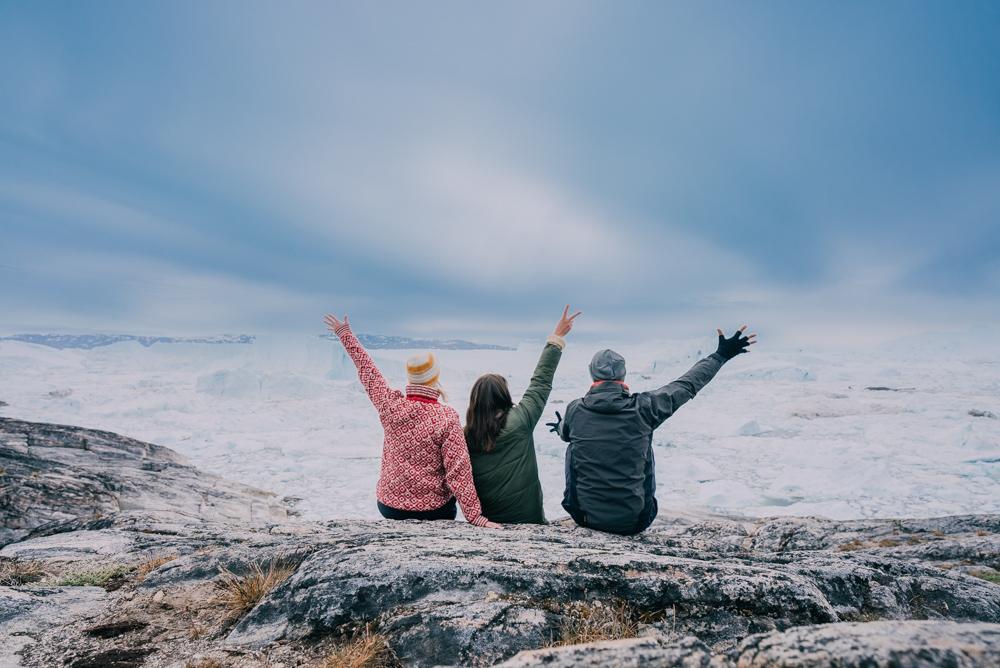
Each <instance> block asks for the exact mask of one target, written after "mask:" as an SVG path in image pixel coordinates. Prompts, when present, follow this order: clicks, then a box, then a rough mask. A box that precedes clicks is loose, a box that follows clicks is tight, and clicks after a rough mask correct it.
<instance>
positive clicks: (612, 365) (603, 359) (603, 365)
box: [590, 348, 625, 380]
mask: <svg viewBox="0 0 1000 668" xmlns="http://www.w3.org/2000/svg"><path fill="white" fill-rule="evenodd" d="M590 377H591V378H593V379H594V380H625V358H624V357H622V356H621V355H619V354H618V353H616V352H615V351H613V350H609V349H607V348H605V349H604V350H598V351H597V352H596V353H594V359H592V360H590Z"/></svg>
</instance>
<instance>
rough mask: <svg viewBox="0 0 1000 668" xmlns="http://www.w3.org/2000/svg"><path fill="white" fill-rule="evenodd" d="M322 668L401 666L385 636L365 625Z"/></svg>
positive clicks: (329, 657)
mask: <svg viewBox="0 0 1000 668" xmlns="http://www.w3.org/2000/svg"><path fill="white" fill-rule="evenodd" d="M322 665H323V668H396V667H397V666H399V665H401V664H400V662H399V659H398V658H397V657H396V653H395V652H393V651H392V648H391V647H390V646H389V643H388V641H387V640H386V638H385V636H384V635H382V634H381V633H378V632H377V631H376V630H375V629H374V626H373V625H372V624H365V626H364V628H363V629H361V630H360V631H359V632H358V633H357V634H355V636H354V637H353V638H351V639H350V640H349V641H347V643H345V644H344V645H341V646H340V647H338V648H337V649H336V650H334V652H333V653H332V654H329V655H327V657H326V659H324V660H323V664H322Z"/></svg>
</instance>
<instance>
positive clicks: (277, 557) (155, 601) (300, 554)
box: [0, 427, 1000, 668]
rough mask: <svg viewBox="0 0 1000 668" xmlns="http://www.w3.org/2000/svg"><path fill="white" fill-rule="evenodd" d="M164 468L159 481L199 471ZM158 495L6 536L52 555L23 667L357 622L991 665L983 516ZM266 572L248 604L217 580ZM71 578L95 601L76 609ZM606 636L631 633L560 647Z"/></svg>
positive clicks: (244, 662) (531, 641)
mask: <svg viewBox="0 0 1000 668" xmlns="http://www.w3.org/2000/svg"><path fill="white" fill-rule="evenodd" d="M53 429H61V430H68V431H69V432H70V433H73V430H72V429H71V428H65V427H60V428H53ZM52 433H59V432H55V431H53V432H52ZM63 433H65V432H63ZM87 433H92V432H87ZM82 437H83V436H82V434H80V433H78V434H76V438H82ZM53 438H56V437H53ZM105 438H106V439H108V440H112V439H113V438H118V437H113V435H105ZM142 445H146V444H142ZM147 447H153V448H155V447H156V446H147ZM167 452H168V453H169V451H167ZM78 456H79V455H78ZM161 459H162V458H161ZM93 473H94V474H95V475H96V471H94V472H93ZM175 473H178V475H177V476H176V477H175V476H174V474H175ZM159 474H160V476H159V479H158V481H157V484H158V485H160V486H161V487H160V489H169V487H170V484H171V483H170V481H171V480H177V481H179V484H180V487H181V489H187V487H186V486H187V485H188V484H189V483H190V481H191V480H192V479H197V475H196V473H192V472H191V471H190V470H189V467H186V466H183V465H179V466H177V467H165V468H163V469H161V471H160V472H159ZM192 476H193V477H194V478H192ZM143 489H144V490H145V492H144V494H145V495H147V496H149V495H152V494H154V493H155V492H154V491H153V490H155V489H157V488H156V487H150V486H146V487H144V488H143ZM170 498H171V497H169V496H168V497H167V499H170ZM161 503H163V504H164V506H163V507H162V508H161V509H159V510H149V509H141V510H138V509H131V510H130V509H127V508H126V509H121V510H118V511H117V512H109V513H107V514H105V515H104V516H102V517H98V518H93V517H77V518H75V519H71V520H67V521H64V522H50V523H48V524H45V525H42V526H39V527H36V528H35V529H34V530H33V531H32V532H31V533H30V534H28V535H27V536H25V537H24V539H23V540H20V541H19V542H15V543H12V544H9V545H7V546H5V547H4V548H3V549H2V550H0V567H3V566H4V564H6V565H7V566H8V567H9V570H11V572H16V570H17V567H18V565H23V564H33V565H34V566H35V568H40V569H42V570H44V572H45V573H46V575H45V576H44V577H42V578H38V577H35V578H34V580H33V581H31V582H24V583H21V584H18V585H16V586H13V587H6V588H4V587H0V621H3V616H4V615H6V619H7V620H10V624H8V622H7V621H4V623H3V626H2V630H0V646H4V647H16V648H17V649H16V652H15V653H16V657H17V660H18V661H21V662H22V663H23V664H24V665H28V666H46V665H69V666H87V665H101V664H102V662H104V663H105V664H108V663H111V662H112V660H113V661H114V662H115V663H114V665H122V666H127V665H134V666H139V665H144V666H178V667H179V666H185V665H188V662H192V663H191V665H197V661H196V658H198V657H200V658H198V659H197V660H204V661H209V660H211V661H218V662H219V663H220V664H221V665H240V666H264V665H272V664H275V663H284V664H285V665H300V664H305V665H322V660H323V659H324V657H328V656H330V654H331V653H332V652H336V651H338V648H340V647H342V646H344V645H345V644H346V643H349V642H350V641H351V639H352V638H355V637H357V636H358V634H361V633H377V634H378V635H379V637H381V638H384V640H385V641H386V642H387V643H388V646H389V647H390V648H391V651H392V652H393V653H394V656H395V658H394V659H393V661H396V662H398V663H400V664H402V665H412V666H431V665H493V664H497V663H501V662H505V661H506V662H507V663H505V664H503V665H507V666H522V667H523V666H534V665H539V666H541V665H545V666H562V665H566V666H568V665H623V666H628V665H643V666H675V665H678V666H709V665H712V666H716V667H717V668H722V667H725V666H730V667H735V666H747V667H749V666H762V665H789V666H791V665H828V664H829V663H830V661H831V658H836V659H837V661H838V662H839V663H838V664H837V665H843V666H862V665H864V666H878V665H887V666H888V665H898V666H910V665H913V666H916V665H932V664H931V663H927V661H931V662H938V661H940V662H944V663H946V664H950V665H956V666H991V665H995V658H996V656H997V652H1000V636H998V633H1000V585H997V584H996V583H995V582H992V581H991V579H994V580H995V574H996V570H995V569H996V568H997V566H998V565H1000V564H998V563H997V559H998V555H1000V531H998V530H1000V518H997V517H995V516H965V517H951V518H937V519H931V520H899V521H896V520H885V521H859V522H832V521H827V520H819V519H814V518H797V519H789V518H781V519H772V520H759V521H756V520H755V521H750V520H743V519H737V518H724V517H684V516H672V517H664V518H662V519H661V520H660V521H658V522H657V524H655V525H654V526H653V527H652V528H651V529H650V530H649V531H647V532H646V533H645V534H643V535H642V536H639V537H634V538H627V537H620V536H612V535H608V534H601V533H599V532H594V531H589V530H586V529H580V528H577V527H575V526H565V525H560V524H555V525H549V526H522V527H508V528H506V529H504V530H486V529H477V528H475V527H472V526H470V525H468V524H464V523H459V522H386V521H379V522H356V521H354V522H346V521H345V522H339V521H334V522H327V523H315V522H308V523H307V522H296V521H291V520H288V519H282V518H280V517H279V518H278V519H275V518H274V516H271V515H266V514H262V513H257V514H254V515H252V516H250V517H242V518H233V517H229V516H226V515H225V514H224V513H216V514H215V516H211V515H210V514H208V513H204V512H201V513H195V512H180V511H178V510H177V509H176V507H174V506H173V505H172V503H173V502H170V503H167V502H166V501H162V502H161ZM148 507H154V504H153V503H152V502H149V503H148V504H147V508H148ZM227 573H231V574H232V576H226V574H227ZM264 574H269V575H268V576H267V577H269V578H270V579H268V580H267V582H268V584H267V586H265V587H262V588H261V591H260V597H259V598H254V599H253V600H251V601H250V602H249V603H248V604H246V605H241V606H236V607H234V605H233V603H232V600H231V597H229V598H227V597H226V596H224V595H223V594H224V593H225V592H224V591H223V590H222V589H220V586H221V585H222V584H223V582H224V581H225V580H226V578H227V577H235V578H237V579H239V578H241V577H245V578H246V580H247V581H251V580H253V579H254V578H258V581H259V580H260V576H262V575H264ZM271 575H273V577H270V576H271ZM15 579H16V578H15ZM68 584H78V585H83V586H82V587H80V588H78V589H77V591H79V592H81V596H79V597H77V598H76V599H75V601H76V602H77V603H79V604H80V605H83V606H85V609H84V608H75V609H72V610H73V611H70V610H71V609H70V608H69V607H67V606H68V601H69V600H71V599H67V598H66V594H65V592H66V590H67V589H66V588H67V586H68ZM87 585H91V586H87ZM92 585H98V586H97V587H95V586H92ZM45 606H55V608H56V609H57V610H56V611H55V612H53V611H52V610H48V611H47V608H46V607H45ZM43 618H44V619H48V620H50V621H43ZM373 629H374V631H373ZM630 636H634V637H630ZM601 637H612V638H621V639H618V640H612V641H609V642H598V643H587V644H576V645H570V646H566V647H561V646H553V645H562V644H565V643H572V642H578V641H580V640H592V639H594V638H601ZM928 657H930V658H929V659H928ZM921 661H924V662H925V663H920V662H921ZM331 665H333V664H331Z"/></svg>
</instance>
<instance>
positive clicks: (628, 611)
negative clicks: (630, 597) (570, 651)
mask: <svg viewBox="0 0 1000 668" xmlns="http://www.w3.org/2000/svg"><path fill="white" fill-rule="evenodd" d="M562 615H563V621H562V624H561V625H560V627H559V639H558V640H557V641H555V642H553V643H552V646H553V647H561V646H564V645H579V644H581V643H589V642H598V641H600V640H620V639H622V638H635V637H636V636H637V635H638V634H639V619H638V616H637V615H636V613H635V610H633V609H632V607H631V606H630V605H629V604H628V603H626V602H625V601H617V602H614V603H610V604H609V603H602V602H601V601H575V602H573V603H567V604H565V605H564V606H563V608H562Z"/></svg>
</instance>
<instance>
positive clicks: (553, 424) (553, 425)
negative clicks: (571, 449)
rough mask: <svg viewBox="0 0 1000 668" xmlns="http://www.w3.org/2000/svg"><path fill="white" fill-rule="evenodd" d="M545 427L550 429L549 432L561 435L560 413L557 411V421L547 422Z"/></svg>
mask: <svg viewBox="0 0 1000 668" xmlns="http://www.w3.org/2000/svg"><path fill="white" fill-rule="evenodd" d="M545 426H546V427H548V428H549V431H551V432H552V433H553V434H558V433H559V427H561V426H562V415H559V411H556V421H555V422H546V423H545Z"/></svg>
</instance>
